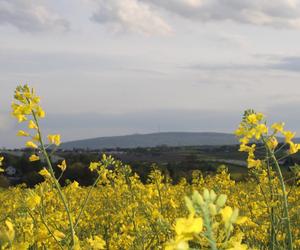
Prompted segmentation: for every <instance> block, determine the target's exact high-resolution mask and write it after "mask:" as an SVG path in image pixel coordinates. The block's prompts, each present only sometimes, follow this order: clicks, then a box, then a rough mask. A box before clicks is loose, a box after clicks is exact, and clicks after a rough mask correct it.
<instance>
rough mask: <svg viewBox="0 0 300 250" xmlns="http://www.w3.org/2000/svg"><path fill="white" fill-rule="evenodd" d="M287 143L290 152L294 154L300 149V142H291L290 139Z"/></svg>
mask: <svg viewBox="0 0 300 250" xmlns="http://www.w3.org/2000/svg"><path fill="white" fill-rule="evenodd" d="M289 145H290V149H289V153H290V154H296V153H297V152H298V151H299V149H300V144H296V143H293V142H292V141H291V142H289Z"/></svg>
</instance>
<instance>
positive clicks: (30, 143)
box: [25, 141, 38, 148]
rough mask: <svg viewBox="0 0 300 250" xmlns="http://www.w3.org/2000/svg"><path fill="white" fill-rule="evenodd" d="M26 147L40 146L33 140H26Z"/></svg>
mask: <svg viewBox="0 0 300 250" xmlns="http://www.w3.org/2000/svg"><path fill="white" fill-rule="evenodd" d="M25 145H26V147H28V148H38V146H37V145H36V144H35V143H34V142H32V141H28V142H26V144H25Z"/></svg>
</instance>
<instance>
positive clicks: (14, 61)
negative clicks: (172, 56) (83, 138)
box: [0, 49, 166, 75]
mask: <svg viewBox="0 0 300 250" xmlns="http://www.w3.org/2000/svg"><path fill="white" fill-rule="evenodd" d="M141 60H142V59H139V58H134V59H133V58H132V57H128V56H119V55H105V54H84V53H68V52H33V51H25V50H1V49H0V72H3V73H4V74H7V73H13V74H16V73H26V74H30V73H35V72H39V73H45V72H65V71H76V72H102V71H109V70H117V71H119V72H133V73H136V74H147V75H165V74H166V73H165V72H163V71H162V70H160V69H159V68H158V69H156V67H154V68H153V67H152V66H151V65H145V61H144V62H143V65H142V66H141V64H140V63H139V61H141ZM146 64H147V63H146ZM148 67H149V68H148Z"/></svg>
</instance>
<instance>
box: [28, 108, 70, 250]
mask: <svg viewBox="0 0 300 250" xmlns="http://www.w3.org/2000/svg"><path fill="white" fill-rule="evenodd" d="M32 116H33V118H34V121H35V123H36V125H37V128H38V129H37V132H38V135H39V141H40V144H41V150H42V152H43V155H44V157H45V159H46V163H47V165H48V167H49V170H50V174H51V176H52V179H53V181H54V185H55V187H56V189H57V191H58V195H59V197H60V199H61V201H62V203H63V205H64V208H65V210H66V212H67V216H68V220H69V224H70V233H71V246H72V247H73V246H74V243H75V231H74V226H73V221H72V216H71V212H70V209H69V206H68V203H67V199H66V197H65V195H64V194H63V192H62V189H61V186H60V184H59V182H58V181H57V179H56V177H55V173H54V170H53V167H52V164H51V161H50V159H49V156H48V153H47V151H46V149H45V145H44V142H43V140H42V133H41V130H40V126H39V122H38V119H37V117H36V115H35V112H34V111H32ZM70 249H71V248H70Z"/></svg>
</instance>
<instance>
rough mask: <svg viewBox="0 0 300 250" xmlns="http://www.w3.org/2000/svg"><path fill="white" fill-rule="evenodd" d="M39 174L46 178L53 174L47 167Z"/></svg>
mask: <svg viewBox="0 0 300 250" xmlns="http://www.w3.org/2000/svg"><path fill="white" fill-rule="evenodd" d="M39 174H40V175H41V176H43V177H44V178H51V174H50V173H49V171H48V170H47V169H46V168H43V169H42V170H41V171H40V172H39Z"/></svg>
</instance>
